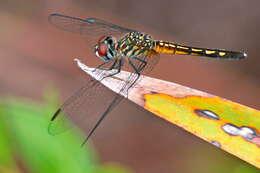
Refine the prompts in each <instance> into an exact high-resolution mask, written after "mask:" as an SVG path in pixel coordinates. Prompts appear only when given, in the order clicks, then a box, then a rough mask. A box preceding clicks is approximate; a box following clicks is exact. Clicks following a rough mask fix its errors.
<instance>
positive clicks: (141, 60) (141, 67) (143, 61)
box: [133, 57, 147, 72]
mask: <svg viewBox="0 0 260 173" xmlns="http://www.w3.org/2000/svg"><path fill="white" fill-rule="evenodd" d="M133 59H135V60H137V61H140V62H141V63H142V65H141V66H140V67H139V68H138V71H139V72H140V71H142V70H143V69H144V67H145V66H146V65H147V62H146V61H145V60H143V59H141V58H138V57H133Z"/></svg>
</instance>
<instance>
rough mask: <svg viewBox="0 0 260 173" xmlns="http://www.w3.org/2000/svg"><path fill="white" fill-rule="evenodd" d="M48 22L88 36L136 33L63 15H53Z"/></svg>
mask: <svg viewBox="0 0 260 173" xmlns="http://www.w3.org/2000/svg"><path fill="white" fill-rule="evenodd" d="M48 20H49V22H50V23H51V24H53V25H55V26H56V27H58V28H60V29H62V30H65V31H69V32H74V33H79V34H81V35H86V36H102V35H119V34H124V33H128V32H132V31H134V30H132V29H128V28H125V27H121V26H118V25H114V24H112V23H109V22H106V21H104V20H101V19H97V18H87V19H80V18H77V17H71V16H65V15H62V14H51V15H49V19H48Z"/></svg>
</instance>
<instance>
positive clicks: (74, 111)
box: [48, 14, 247, 145]
mask: <svg viewBox="0 0 260 173" xmlns="http://www.w3.org/2000/svg"><path fill="white" fill-rule="evenodd" d="M48 20H49V22H50V23H51V24H53V25H54V26H56V27H57V28H60V29H62V30H65V31H69V32H73V33H78V34H80V35H82V36H83V37H86V38H87V40H91V39H93V38H94V42H95V43H94V44H93V45H91V46H92V47H93V55H95V56H96V57H98V58H99V59H101V61H102V63H100V64H99V65H98V66H97V67H96V68H95V69H98V70H97V71H99V72H98V76H99V77H98V79H97V80H93V79H88V80H87V81H86V84H85V85H84V86H83V87H82V88H80V89H79V90H78V91H77V92H76V93H75V94H73V95H72V96H71V97H70V98H68V99H67V100H66V101H65V102H64V103H63V104H62V105H61V107H60V108H59V109H58V110H57V111H56V112H55V113H54V115H53V116H52V118H51V121H50V124H49V128H48V129H49V133H51V134H57V133H60V132H62V131H64V130H66V129H67V128H68V126H66V125H64V124H65V123H64V122H65V121H66V120H67V119H70V118H71V117H73V116H77V117H80V118H79V119H80V122H85V121H88V120H86V119H88V118H89V117H91V116H92V114H95V115H97V116H98V119H95V120H94V123H93V124H94V125H93V124H90V125H89V127H88V129H89V131H88V135H87V137H86V138H85V140H84V142H83V143H82V145H84V144H85V143H86V142H87V141H88V139H89V138H90V136H91V135H92V134H93V132H94V131H95V130H96V128H97V127H98V126H99V125H100V123H101V122H102V120H103V119H104V118H105V117H106V116H107V115H108V114H109V112H111V111H112V110H113V108H114V107H115V106H116V105H118V104H119V103H120V102H121V100H122V98H123V97H122V96H121V95H122V94H124V95H126V97H127V95H128V93H129V90H130V89H131V88H132V87H133V86H134V85H136V84H137V83H138V82H139V81H140V80H141V76H143V75H147V74H148V73H149V72H151V71H152V69H153V68H154V67H155V65H156V64H157V63H158V61H159V59H160V55H161V54H169V55H174V54H179V55H194V56H201V57H208V58H215V59H229V60H239V59H244V58H245V57H246V56H247V55H246V53H244V52H240V51H230V50H224V49H209V48H198V47H191V46H185V45H180V44H177V43H174V42H170V41H163V40H156V39H153V37H152V36H151V35H150V34H147V33H145V32H140V31H137V30H134V29H129V28H126V27H122V26H119V25H115V24H112V23H110V22H106V21H104V20H101V19H98V18H86V19H81V18H77V17H71V16H66V15H62V14H51V15H49V18H48ZM121 70H127V71H129V72H130V75H129V77H128V78H127V80H126V81H124V83H123V84H122V85H121V86H120V88H121V89H120V91H119V93H117V94H115V96H113V98H111V96H106V92H107V91H106V89H105V88H104V86H102V84H100V83H101V82H100V81H101V80H104V79H105V78H109V77H113V76H115V75H116V74H118V73H120V72H121ZM100 71H101V72H100ZM93 72H95V70H94V71H93ZM98 98H99V99H100V98H102V99H101V101H99V102H97V101H95V100H97V99H98ZM97 105H98V106H97ZM100 105H101V106H100ZM95 106H96V108H95Z"/></svg>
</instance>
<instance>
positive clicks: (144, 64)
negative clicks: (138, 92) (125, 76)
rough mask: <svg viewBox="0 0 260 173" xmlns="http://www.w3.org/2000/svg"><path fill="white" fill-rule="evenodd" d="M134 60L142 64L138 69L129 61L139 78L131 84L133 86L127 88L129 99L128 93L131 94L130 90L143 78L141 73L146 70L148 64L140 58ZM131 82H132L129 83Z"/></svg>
mask: <svg viewBox="0 0 260 173" xmlns="http://www.w3.org/2000/svg"><path fill="white" fill-rule="evenodd" d="M134 59H136V60H138V61H140V62H141V63H142V64H141V65H140V66H139V67H136V66H135V65H134V63H133V62H132V61H131V60H129V64H130V65H131V67H132V68H133V69H134V71H135V73H136V74H137V77H136V78H135V79H134V81H133V82H132V83H131V85H130V86H129V87H128V88H127V90H126V95H127V97H128V92H129V89H130V88H132V87H133V85H134V84H135V83H136V81H137V80H138V79H139V78H140V76H141V71H142V70H143V69H144V68H145V66H146V65H147V62H146V61H144V60H142V59H140V58H138V57H134ZM129 82H130V81H129Z"/></svg>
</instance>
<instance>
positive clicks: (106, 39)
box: [95, 36, 116, 62]
mask: <svg viewBox="0 0 260 173" xmlns="http://www.w3.org/2000/svg"><path fill="white" fill-rule="evenodd" d="M115 53H116V40H115V39H114V38H113V37H111V36H102V37H101V38H100V39H99V40H98V43H97V44H96V46H95V54H96V56H97V57H99V58H100V59H101V60H103V61H105V62H108V61H111V60H113V59H114V58H115Z"/></svg>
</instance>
